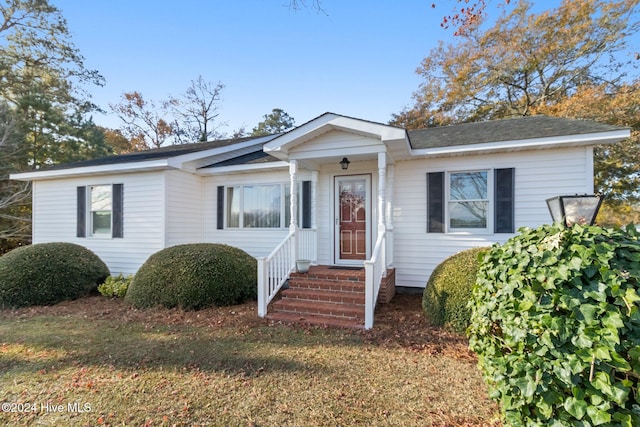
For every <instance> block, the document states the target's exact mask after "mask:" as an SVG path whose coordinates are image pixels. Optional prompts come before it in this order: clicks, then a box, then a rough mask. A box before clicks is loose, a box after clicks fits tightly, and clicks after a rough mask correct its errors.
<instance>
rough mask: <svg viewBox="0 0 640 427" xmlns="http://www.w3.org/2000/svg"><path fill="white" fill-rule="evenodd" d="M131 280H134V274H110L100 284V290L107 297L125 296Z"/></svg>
mask: <svg viewBox="0 0 640 427" xmlns="http://www.w3.org/2000/svg"><path fill="white" fill-rule="evenodd" d="M131 280H133V276H124V275H123V274H122V273H121V274H118V275H117V276H109V277H107V279H106V280H105V281H104V283H103V284H101V285H100V286H98V292H100V294H101V295H103V296H105V297H118V298H124V296H125V295H126V294H127V289H129V285H130V284H131Z"/></svg>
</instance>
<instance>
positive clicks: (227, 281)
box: [125, 243, 257, 310]
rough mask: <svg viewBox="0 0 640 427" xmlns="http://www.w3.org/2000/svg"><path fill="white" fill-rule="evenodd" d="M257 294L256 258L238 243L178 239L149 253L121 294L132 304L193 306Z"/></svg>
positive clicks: (236, 300)
mask: <svg viewBox="0 0 640 427" xmlns="http://www.w3.org/2000/svg"><path fill="white" fill-rule="evenodd" d="M256 297H257V262H256V260H255V258H253V257H252V256H251V255H249V254H247V253H246V252H244V251H243V250H241V249H238V248H234V247H232V246H227V245H221V244H214V243H196V244H187V245H178V246H173V247H170V248H166V249H163V250H161V251H159V252H156V253H155V254H153V255H151V256H150V257H149V259H148V260H147V261H146V262H145V263H144V264H143V265H142V266H141V267H140V269H139V270H138V272H137V273H136V275H135V276H134V277H133V281H132V282H131V285H130V286H129V289H128V290H127V294H126V296H125V299H126V300H127V301H129V302H130V303H131V304H133V305H134V306H135V307H138V308H142V307H152V306H156V305H162V306H164V307H168V308H172V307H180V308H183V309H187V310H198V309H202V308H205V307H210V306H226V305H233V304H240V303H242V302H244V301H247V300H249V299H256Z"/></svg>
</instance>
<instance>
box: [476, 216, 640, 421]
mask: <svg viewBox="0 0 640 427" xmlns="http://www.w3.org/2000/svg"><path fill="white" fill-rule="evenodd" d="M639 239H640V234H639V233H638V232H637V231H636V229H635V228H634V227H632V226H629V227H627V229H626V230H624V229H619V228H616V229H610V228H600V227H596V226H580V225H574V226H572V227H570V228H565V227H563V226H561V225H546V226H542V227H539V228H537V229H529V228H523V229H521V230H520V234H519V235H517V236H515V237H513V238H511V239H510V240H509V241H507V242H506V243H505V244H504V245H502V246H499V245H494V246H493V247H492V249H491V251H490V252H489V253H488V254H487V255H486V257H485V259H484V262H483V264H482V266H481V268H480V271H479V273H478V280H477V285H476V286H475V287H474V289H473V297H472V303H471V304H472V315H471V326H470V327H469V345H470V348H471V350H473V351H474V352H476V353H477V354H478V357H479V363H480V367H481V368H482V371H483V374H484V378H485V380H486V381H487V383H488V385H489V389H490V395H491V396H492V397H493V398H494V399H496V400H498V401H499V402H500V406H501V409H502V413H503V417H504V421H505V425H509V426H534V425H535V426H543V425H544V426H548V425H553V426H597V425H607V426H638V425H640V406H639V404H640V395H639V393H640V391H639V386H640V304H639V303H640V294H639V291H640V240H639Z"/></svg>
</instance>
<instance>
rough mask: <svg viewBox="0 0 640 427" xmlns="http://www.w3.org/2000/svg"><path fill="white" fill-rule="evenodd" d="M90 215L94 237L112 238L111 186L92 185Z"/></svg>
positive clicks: (90, 188) (90, 189)
mask: <svg viewBox="0 0 640 427" xmlns="http://www.w3.org/2000/svg"><path fill="white" fill-rule="evenodd" d="M89 198H90V202H89V206H90V207H91V211H90V214H89V222H90V224H91V225H90V230H91V235H92V236H111V228H112V225H113V224H112V223H111V220H112V217H113V215H112V214H111V212H112V207H113V202H112V188H111V186H110V185H92V186H91V187H89Z"/></svg>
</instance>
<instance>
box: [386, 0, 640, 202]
mask: <svg viewBox="0 0 640 427" xmlns="http://www.w3.org/2000/svg"><path fill="white" fill-rule="evenodd" d="M531 6H532V5H531V3H530V2H528V1H524V0H523V1H520V2H518V3H516V4H514V7H513V9H512V10H511V12H510V13H508V14H507V13H505V14H504V15H503V16H501V17H500V19H498V20H497V22H496V23H495V25H494V26H492V27H490V28H489V29H487V30H486V31H482V30H481V28H480V27H479V25H475V26H473V28H471V29H469V31H467V32H464V33H462V34H460V36H459V37H457V38H456V42H454V43H451V44H449V45H445V44H440V45H439V46H438V47H437V48H435V49H433V50H432V51H431V53H430V55H429V56H428V57H427V58H425V59H424V60H423V61H422V64H421V66H420V68H419V69H418V70H417V72H418V73H419V74H420V75H421V76H422V77H423V82H422V83H421V85H420V87H419V89H418V90H417V91H416V92H415V94H414V101H415V103H414V105H413V106H412V107H411V108H407V109H405V110H404V111H402V112H401V113H399V114H396V115H394V116H393V118H392V121H391V122H392V123H393V124H395V125H400V126H404V127H407V128H420V127H429V126H436V125H447V124H451V123H460V122H470V121H481V120H489V119H497V118H503V117H511V116H526V115H534V114H547V115H552V116H560V117H570V118H585V119H592V120H597V121H600V122H604V123H609V124H614V125H623V126H629V127H631V128H632V129H633V132H632V138H630V139H629V140H627V141H624V142H622V143H620V144H616V145H612V146H601V147H597V148H596V149H595V150H594V154H595V155H594V162H595V172H596V173H595V187H596V190H597V191H598V192H600V193H602V194H604V195H605V196H606V198H607V200H608V203H610V204H612V205H614V206H613V208H615V206H616V205H621V204H633V203H636V202H637V201H638V200H640V193H639V192H638V188H640V176H639V174H638V172H637V171H638V170H640V155H637V154H636V153H638V152H640V150H639V148H640V147H639V145H640V142H639V140H638V131H640V118H639V109H638V105H639V101H640V95H638V89H640V83H639V80H638V79H637V78H636V77H634V76H633V75H629V74H628V73H629V72H630V71H632V70H633V67H634V65H635V64H633V61H634V58H635V53H633V52H631V51H630V49H629V45H628V43H629V39H630V37H631V36H632V35H634V34H636V33H637V32H638V29H639V24H638V21H637V18H636V17H637V15H636V13H637V7H638V1H637V0H619V1H614V2H608V1H601V0H572V1H569V0H564V1H563V2H562V4H561V5H560V7H558V8H556V9H553V10H548V11H545V12H542V13H539V14H533V13H532V12H531Z"/></svg>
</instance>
